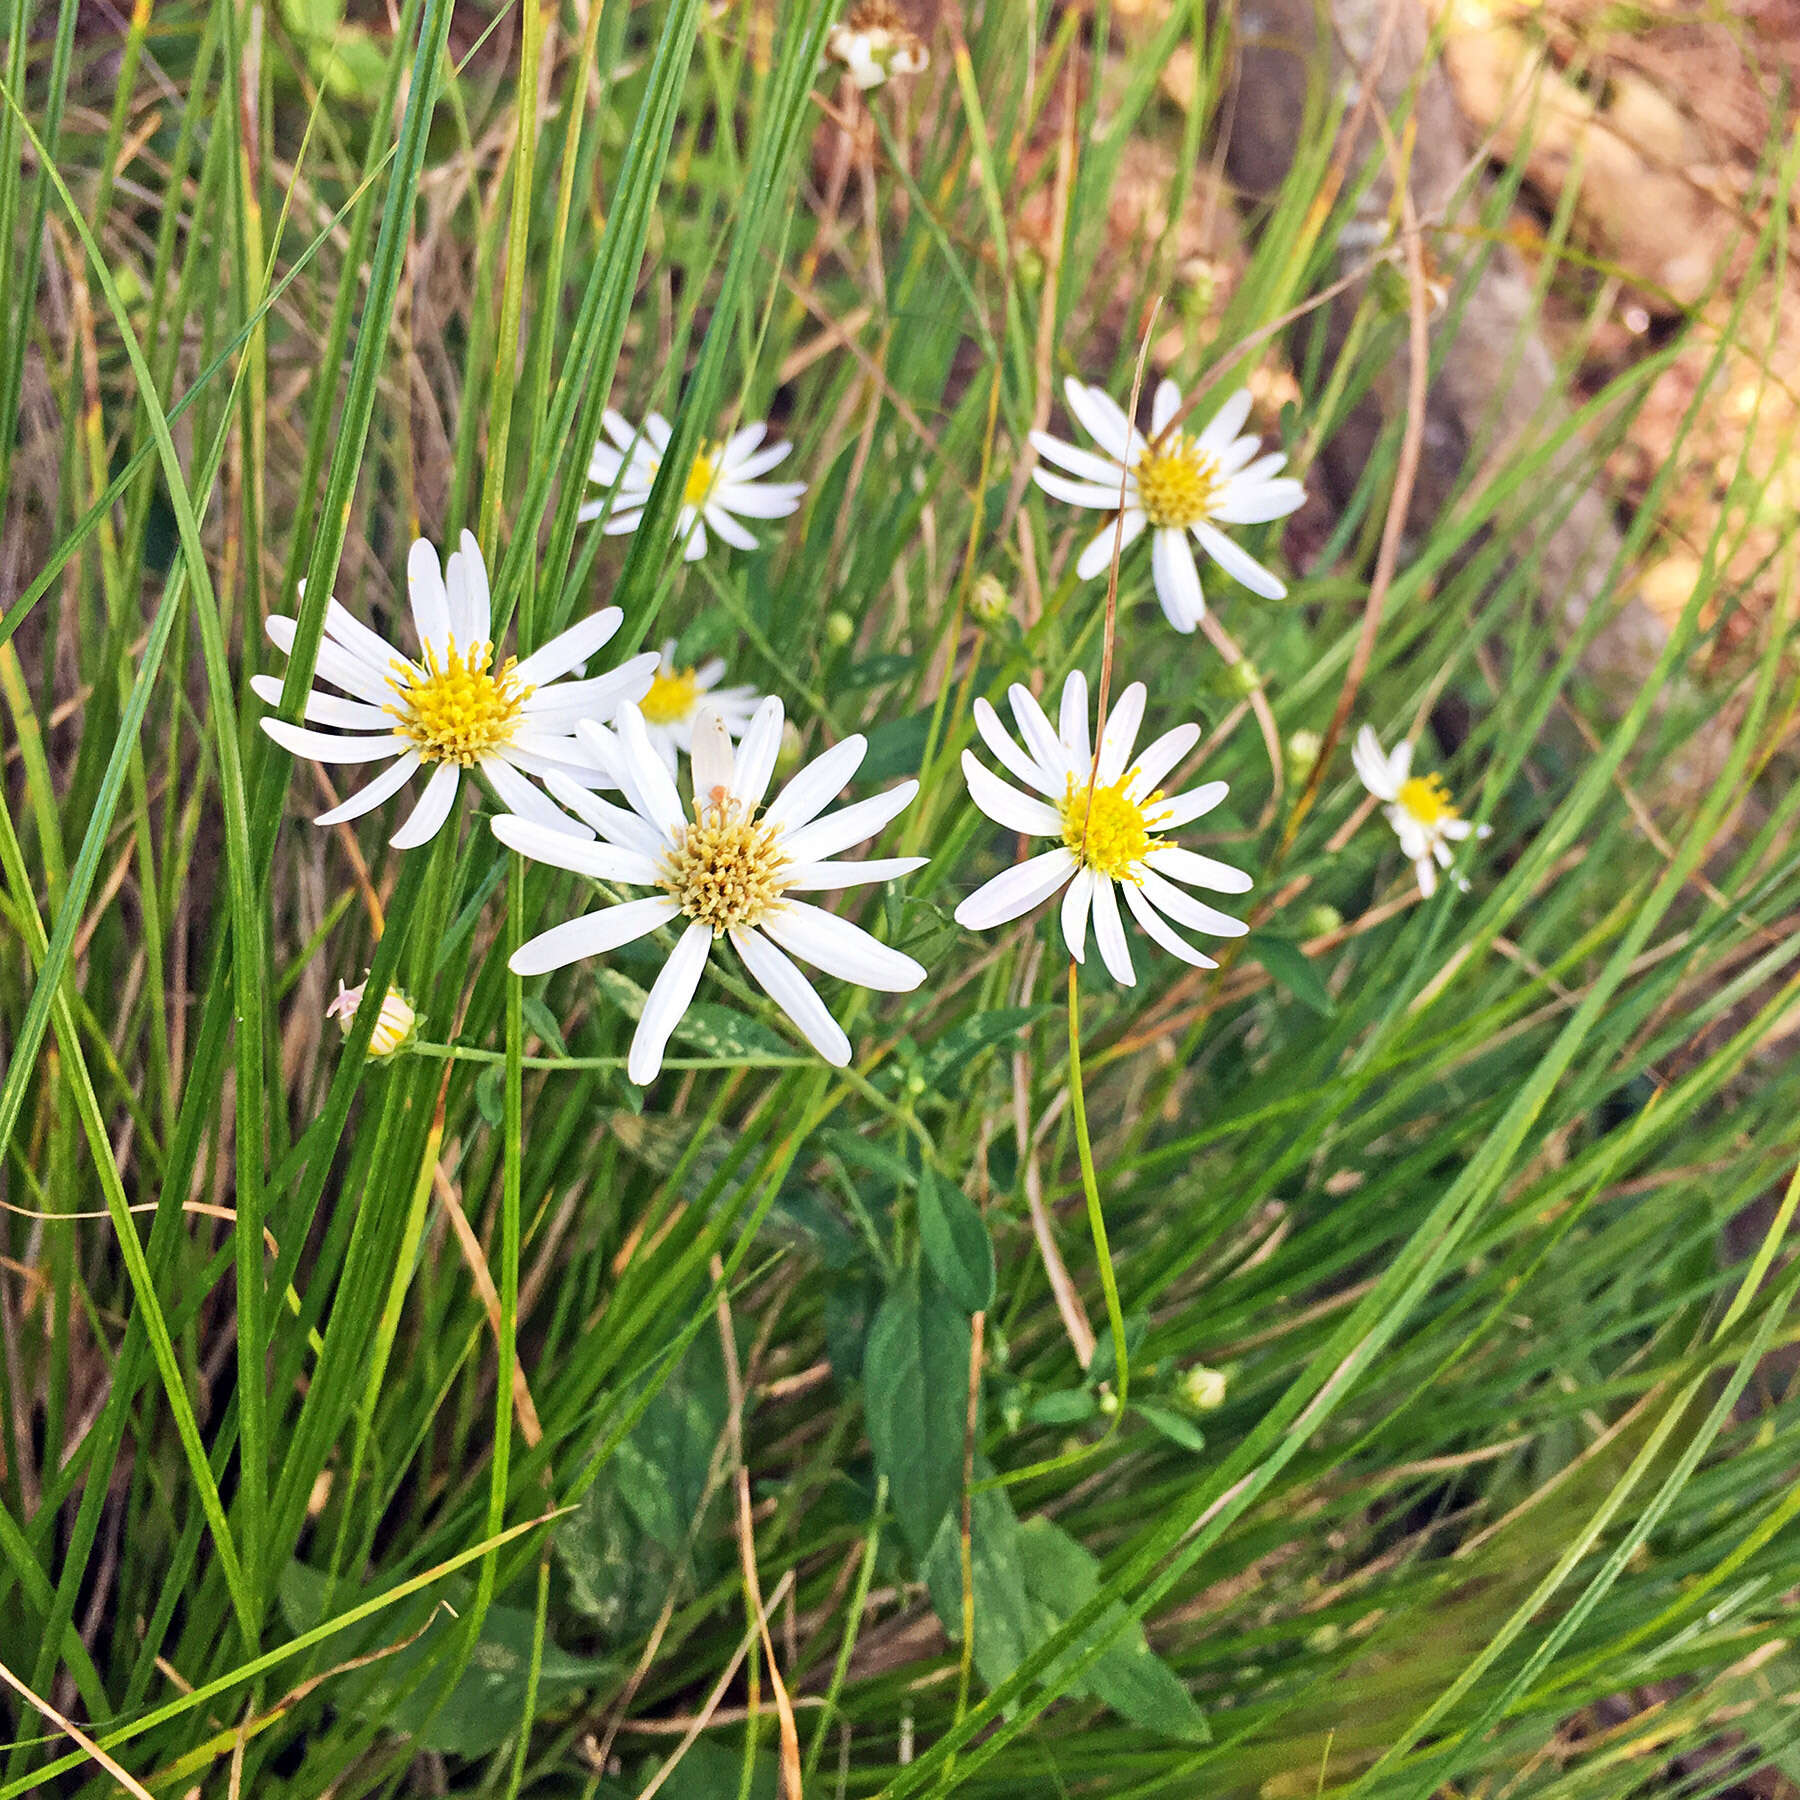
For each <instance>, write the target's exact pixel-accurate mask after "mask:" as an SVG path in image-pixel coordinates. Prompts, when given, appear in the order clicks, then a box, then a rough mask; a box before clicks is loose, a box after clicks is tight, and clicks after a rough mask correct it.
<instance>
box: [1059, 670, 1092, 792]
mask: <svg viewBox="0 0 1800 1800" xmlns="http://www.w3.org/2000/svg"><path fill="white" fill-rule="evenodd" d="M1056 735H1057V736H1058V737H1060V738H1061V739H1062V741H1063V748H1064V749H1065V750H1066V751H1068V753H1069V761H1070V763H1071V764H1072V765H1073V766H1074V767H1075V768H1077V769H1089V768H1092V767H1093V763H1094V747H1093V743H1092V741H1091V739H1090V738H1089V737H1088V685H1087V677H1086V676H1085V675H1084V674H1082V672H1081V671H1080V670H1079V669H1071V670H1070V671H1069V673H1068V677H1067V679H1066V680H1065V681H1064V682H1063V691H1062V705H1061V707H1060V708H1059V709H1058V711H1057V715H1056Z"/></svg>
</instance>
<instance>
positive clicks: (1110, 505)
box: [1031, 469, 1124, 512]
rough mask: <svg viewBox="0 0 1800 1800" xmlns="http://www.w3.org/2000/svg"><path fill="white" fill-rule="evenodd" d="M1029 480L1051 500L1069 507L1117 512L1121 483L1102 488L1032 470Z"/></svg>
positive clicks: (1095, 483) (1093, 482)
mask: <svg viewBox="0 0 1800 1800" xmlns="http://www.w3.org/2000/svg"><path fill="white" fill-rule="evenodd" d="M1031 479H1032V480H1033V481H1035V482H1036V483H1037V484H1038V486H1039V487H1041V488H1042V489H1043V490H1044V492H1045V493H1046V494H1048V495H1049V496H1050V498H1051V499H1052V500H1064V501H1067V502H1068V504H1069V505H1070V506H1094V507H1098V508H1099V509H1100V511H1102V512H1117V511H1118V510H1119V506H1120V502H1121V493H1120V490H1121V488H1122V487H1123V486H1124V484H1123V482H1118V481H1115V482H1114V483H1113V484H1112V486H1111V487H1102V486H1101V485H1100V484H1099V483H1098V482H1095V481H1071V480H1070V479H1069V477H1068V476H1066V475H1057V474H1055V473H1053V472H1052V471H1051V470H1049V469H1033V470H1032V471H1031Z"/></svg>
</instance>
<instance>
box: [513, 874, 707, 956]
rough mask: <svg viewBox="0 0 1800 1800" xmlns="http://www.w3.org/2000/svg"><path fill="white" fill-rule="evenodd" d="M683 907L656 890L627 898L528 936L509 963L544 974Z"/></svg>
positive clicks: (639, 932) (624, 940)
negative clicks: (638, 897)
mask: <svg viewBox="0 0 1800 1800" xmlns="http://www.w3.org/2000/svg"><path fill="white" fill-rule="evenodd" d="M680 911H681V908H680V907H678V906H677V905H676V904H675V902H674V901H673V900H671V899H670V898H669V896H668V895H667V894H653V895H652V896H651V897H650V898H649V899H648V900H627V901H625V902H624V903H623V904H621V905H619V906H608V907H603V908H602V909H601V910H600V911H599V912H591V913H583V914H582V916H581V917H580V918H578V919H565V920H564V921H563V922H562V924H560V925H552V926H551V927H550V929H549V930H548V931H541V932H539V933H538V935H537V936H536V937H534V938H530V939H528V940H527V941H526V942H525V943H523V944H521V945H520V946H519V947H518V949H517V950H515V951H514V952H513V953H512V957H511V959H510V960H509V961H508V962H507V965H506V966H507V967H508V968H509V969H511V970H512V972H513V973H514V974H515V975H543V974H546V973H548V972H549V971H550V970H551V969H560V968H563V967H564V966H566V965H567V964H569V963H572V962H579V961H581V959H582V958H583V957H584V956H604V955H605V954H606V952H607V951H608V950H616V949H618V947H619V946H620V945H621V944H629V943H630V942H632V940H633V939H634V938H641V937H643V936H644V935H645V933H646V932H651V931H654V930H655V929H656V928H657V926H659V925H665V924H667V923H668V921H669V920H670V919H673V918H675V917H676V916H677V914H679V912H680Z"/></svg>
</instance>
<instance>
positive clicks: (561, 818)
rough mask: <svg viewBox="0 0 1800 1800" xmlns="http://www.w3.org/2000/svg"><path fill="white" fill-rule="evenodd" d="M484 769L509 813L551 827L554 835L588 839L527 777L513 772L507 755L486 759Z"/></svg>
mask: <svg viewBox="0 0 1800 1800" xmlns="http://www.w3.org/2000/svg"><path fill="white" fill-rule="evenodd" d="M480 767H481V772H482V774H483V775H485V776H486V777H487V778H488V781H489V783H490V784H491V785H492V787H493V790H494V792H495V793H496V794H498V795H499V796H500V801H501V804H502V805H503V806H505V807H506V808H507V809H508V811H510V812H516V813H518V814H519V815H520V816H521V817H522V818H526V819H536V820H537V821H538V823H539V824H541V825H547V826H549V827H550V829H551V830H552V831H572V832H576V833H578V834H580V835H583V836H585V835H586V833H585V832H584V831H583V829H582V827H581V826H579V825H577V824H576V823H575V821H574V820H573V819H571V818H570V817H569V815H568V814H567V813H565V812H564V811H562V809H561V808H560V807H558V806H557V805H556V803H555V802H554V801H553V800H551V799H550V798H549V796H548V795H546V794H543V793H540V792H539V791H538V790H537V788H535V787H533V786H532V784H531V783H530V782H529V781H527V780H526V778H525V777H524V775H522V774H521V773H520V772H519V771H518V770H517V769H515V768H513V766H512V765H511V763H509V762H508V761H507V759H506V757H505V756H504V754H498V755H494V756H484V757H483V758H482V759H481V764H480Z"/></svg>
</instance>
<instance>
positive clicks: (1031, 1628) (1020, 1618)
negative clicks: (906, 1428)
mask: <svg viewBox="0 0 1800 1800" xmlns="http://www.w3.org/2000/svg"><path fill="white" fill-rule="evenodd" d="M977 1468H978V1471H979V1472H980V1473H983V1474H985V1473H989V1472H990V1471H988V1470H987V1468H986V1465H985V1464H978V1465H977ZM921 1573H922V1574H923V1575H924V1577H925V1585H926V1587H927V1589H928V1590H929V1591H930V1594H931V1604H932V1606H933V1607H934V1608H935V1609H936V1611H937V1616H938V1620H939V1622H940V1623H941V1624H942V1625H943V1627H944V1631H945V1633H946V1635H947V1636H948V1637H949V1638H950V1641H951V1642H952V1643H961V1642H962V1630H963V1615H962V1519H961V1516H960V1511H959V1510H953V1511H951V1512H950V1513H949V1514H947V1515H946V1516H945V1518H944V1520H943V1522H942V1523H941V1524H940V1525H939V1526H938V1532H937V1536H936V1538H934V1539H933V1540H932V1545H931V1553H930V1555H929V1556H927V1557H926V1559H925V1563H924V1567H923V1569H922V1570H921ZM969 1587H970V1591H971V1592H972V1593H973V1595H974V1597H975V1650H974V1656H975V1667H976V1669H977V1671H978V1672H979V1673H980V1676H981V1679H982V1680H983V1681H985V1682H986V1683H987V1684H988V1686H989V1687H997V1686H998V1685H999V1684H1000V1683H1001V1682H1002V1681H1004V1680H1005V1679H1006V1678H1007V1676H1008V1675H1010V1674H1011V1673H1012V1672H1013V1670H1014V1669H1016V1668H1017V1667H1018V1666H1019V1664H1020V1663H1022V1662H1023V1661H1024V1660H1025V1658H1026V1656H1027V1655H1028V1654H1029V1653H1030V1652H1031V1651H1032V1650H1033V1649H1035V1648H1036V1647H1037V1645H1038V1644H1039V1643H1040V1642H1042V1638H1043V1634H1042V1632H1041V1631H1040V1630H1039V1627H1038V1619H1037V1613H1036V1610H1035V1608H1034V1607H1033V1606H1032V1603H1031V1597H1030V1595H1029V1594H1027V1593H1026V1591H1025V1572H1024V1565H1023V1564H1022V1563H1021V1561H1020V1558H1019V1521H1018V1516H1017V1515H1016V1514H1015V1513H1014V1512H1013V1509H1012V1502H1011V1501H1010V1500H1009V1499H1008V1498H1007V1497H1006V1490H1005V1489H1004V1488H985V1489H977V1491H976V1492H975V1494H974V1495H973V1496H971V1499H970V1503H969Z"/></svg>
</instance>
